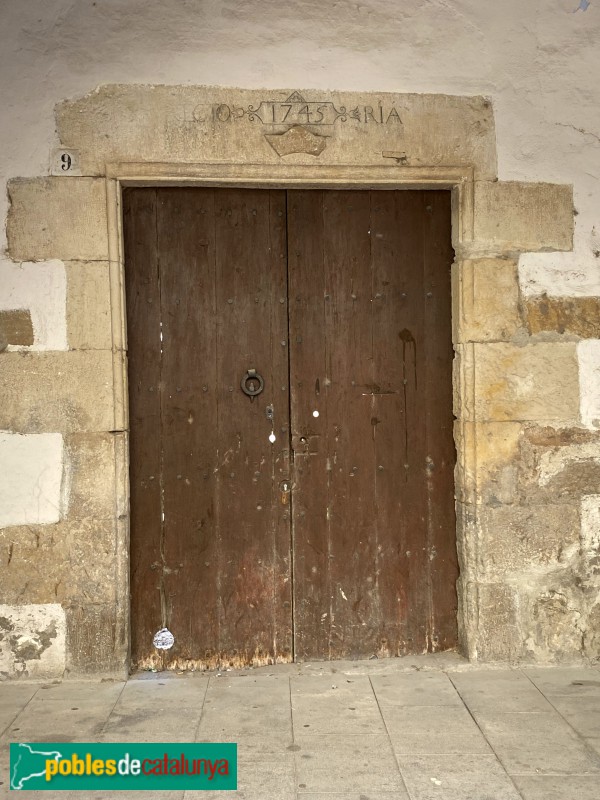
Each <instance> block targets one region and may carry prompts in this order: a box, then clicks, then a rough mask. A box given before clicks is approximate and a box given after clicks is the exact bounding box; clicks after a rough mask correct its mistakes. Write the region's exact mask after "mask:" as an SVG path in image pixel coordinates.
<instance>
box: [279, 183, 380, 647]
mask: <svg viewBox="0 0 600 800" xmlns="http://www.w3.org/2000/svg"><path fill="white" fill-rule="evenodd" d="M289 209H290V212H289V222H288V225H289V231H290V286H291V287H292V295H293V297H294V299H293V301H292V303H291V309H292V311H291V316H290V323H291V329H292V331H294V333H296V334H297V335H296V337H294V336H293V335H292V337H291V339H292V351H291V376H292V379H291V383H292V386H293V389H294V393H295V394H293V395H292V424H293V440H294V443H295V451H294V458H295V468H296V483H297V487H296V491H295V494H294V511H295V513H294V543H295V583H296V598H297V600H296V605H295V618H296V645H297V647H296V653H297V656H298V657H300V658H302V657H315V655H318V656H321V657H327V658H342V657H354V656H359V655H365V654H367V655H370V654H373V653H376V652H377V650H378V649H379V640H378V636H379V628H380V604H379V596H378V591H377V580H378V578H377V576H378V569H379V567H378V559H379V554H378V552H379V551H378V542H377V526H376V519H375V516H374V505H375V463H374V461H375V455H374V441H373V429H372V414H371V412H372V389H373V355H372V345H373V342H372V324H371V316H372V310H371V306H372V304H371V265H370V259H371V253H370V198H369V194H368V193H366V192H353V191H347V192H337V191H336V192H293V193H290V203H289ZM319 240H320V241H319ZM315 411H317V412H318V413H319V416H318V417H314V412H315ZM302 439H306V444H305V445H303V444H302V441H301V440H302Z"/></svg>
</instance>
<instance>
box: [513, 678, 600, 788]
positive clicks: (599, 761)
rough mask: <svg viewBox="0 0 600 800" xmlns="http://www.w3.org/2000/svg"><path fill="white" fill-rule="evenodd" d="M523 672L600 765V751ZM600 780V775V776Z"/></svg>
mask: <svg viewBox="0 0 600 800" xmlns="http://www.w3.org/2000/svg"><path fill="white" fill-rule="evenodd" d="M523 674H524V675H525V677H526V678H527V680H528V681H529V682H530V683H531V685H532V686H535V688H536V689H537V691H538V692H539V693H540V694H541V695H542V697H544V699H545V700H546V701H547V702H548V703H549V704H550V705H551V706H552V708H553V709H554V711H555V712H556V713H557V714H558V716H559V717H560V718H561V719H562V720H563V722H564V723H565V724H566V725H567V726H568V727H569V728H570V730H572V731H573V733H574V734H575V736H576V737H577V739H579V740H580V741H581V743H582V744H583V746H584V748H585V750H586V752H587V754H588V755H590V756H591V757H592V758H593V760H594V761H595V762H596V763H597V764H599V765H600V756H599V755H598V752H597V751H596V750H594V748H593V747H592V746H591V745H590V744H588V741H587V739H586V738H585V736H582V735H581V734H580V733H579V731H578V730H576V728H574V727H573V725H571V723H570V722H569V720H568V719H567V718H566V717H565V716H564V715H563V714H562V713H561V712H560V710H559V709H558V708H557V707H556V706H555V705H554V703H553V702H552V700H550V698H549V697H547V696H546V695H545V694H544V692H542V690H541V689H540V687H539V686H538V685H537V684H536V682H535V681H534V680H533V679H532V678H531V677H530V676H529V675H527V673H526V672H523ZM586 774H588V775H591V774H596V775H597V774H598V773H589V772H588V773H586ZM599 780H600V776H599Z"/></svg>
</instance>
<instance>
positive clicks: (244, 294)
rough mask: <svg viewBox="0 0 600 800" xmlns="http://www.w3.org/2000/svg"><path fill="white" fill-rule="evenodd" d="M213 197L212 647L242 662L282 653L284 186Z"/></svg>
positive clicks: (286, 578) (285, 620)
mask: <svg viewBox="0 0 600 800" xmlns="http://www.w3.org/2000/svg"><path fill="white" fill-rule="evenodd" d="M216 201H217V202H216V207H215V241H216V270H217V276H218V280H217V293H216V309H217V310H216V321H217V352H218V379H217V386H218V396H217V404H218V434H219V451H218V458H217V462H216V464H215V469H216V471H217V472H216V474H217V481H218V482H217V488H216V492H217V502H218V506H219V519H220V522H219V559H220V560H219V581H220V584H219V585H220V596H219V604H218V614H219V618H220V639H219V647H220V652H221V654H222V658H223V659H224V660H227V661H228V663H230V664H233V665H234V666H241V665H244V664H248V663H255V664H260V663H268V662H270V661H272V660H282V661H286V660H289V659H290V658H291V624H290V623H291V581H290V558H289V546H290V543H289V519H286V516H287V517H289V509H288V506H287V505H284V503H283V502H282V499H281V491H280V487H279V484H280V482H281V481H283V480H285V479H289V474H288V461H287V459H288V442H287V428H288V424H289V420H288V413H289V406H288V392H287V382H288V371H287V353H288V342H287V317H286V314H285V311H286V291H285V290H286V276H285V247H286V241H285V193H284V192H280V191H269V192H266V191H264V190H219V192H218V194H217V195H216ZM282 256H283V257H282ZM281 301H283V302H281ZM275 308H277V310H276V311H275ZM249 369H256V370H257V371H258V373H260V374H261V375H262V376H263V378H264V380H265V388H264V391H263V392H262V394H260V395H258V396H257V397H256V398H255V399H254V401H253V402H252V401H251V400H250V398H249V397H247V396H246V395H245V394H243V392H242V391H241V389H240V381H241V379H242V376H243V375H244V374H245V373H246V371H247V370H249ZM281 387H284V390H282V388H281ZM268 406H271V407H272V408H273V412H274V420H273V423H271V421H270V420H269V419H268V418H267V407H268ZM273 427H274V428H276V429H278V432H276V433H275V435H276V436H277V439H276V441H275V442H274V443H271V442H270V441H269V435H270V433H271V430H272V428H273ZM282 428H284V429H285V431H283V432H282ZM287 497H289V495H287V496H286V498H285V499H286V501H287Z"/></svg>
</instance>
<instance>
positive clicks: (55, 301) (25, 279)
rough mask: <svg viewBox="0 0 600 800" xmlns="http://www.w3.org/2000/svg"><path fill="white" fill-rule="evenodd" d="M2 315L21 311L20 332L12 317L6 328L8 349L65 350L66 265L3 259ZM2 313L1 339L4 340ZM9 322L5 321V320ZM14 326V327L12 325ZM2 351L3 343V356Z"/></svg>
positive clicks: (0, 265) (0, 283)
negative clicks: (16, 310) (17, 261)
mask: <svg viewBox="0 0 600 800" xmlns="http://www.w3.org/2000/svg"><path fill="white" fill-rule="evenodd" d="M0 286H2V292H1V293H0V311H2V312H7V313H8V314H9V315H11V314H14V313H15V312H13V311H12V309H22V310H21V311H19V312H18V313H19V314H20V315H21V319H20V328H17V329H16V330H15V327H14V323H15V321H16V320H15V319H14V317H13V319H12V320H10V316H9V317H8V320H9V322H8V325H7V326H5V328H4V333H5V337H4V338H5V340H6V339H8V345H9V346H8V349H9V350H14V349H15V348H18V349H23V348H25V347H31V349H32V350H66V349H67V324H66V315H65V306H66V301H65V298H66V286H67V280H66V275H65V265H64V264H63V262H62V261H59V260H58V259H54V260H52V261H45V262H44V261H36V262H20V263H18V264H16V263H14V262H13V261H9V260H8V259H0ZM2 317H3V314H2V313H0V339H1V338H2ZM5 321H6V318H5ZM11 323H12V324H11ZM2 349H3V347H2V344H1V342H0V352H1V351H2Z"/></svg>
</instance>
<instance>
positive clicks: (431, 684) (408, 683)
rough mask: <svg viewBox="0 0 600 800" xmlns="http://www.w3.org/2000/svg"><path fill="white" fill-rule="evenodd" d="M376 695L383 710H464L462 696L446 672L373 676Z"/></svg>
mask: <svg viewBox="0 0 600 800" xmlns="http://www.w3.org/2000/svg"><path fill="white" fill-rule="evenodd" d="M371 684H372V686H373V691H374V692H375V694H376V696H377V700H378V702H379V705H380V706H382V707H383V706H420V707H423V706H462V704H463V703H462V700H461V699H460V695H459V694H458V692H457V691H456V689H455V687H454V685H453V684H452V681H451V680H450V679H449V678H448V676H447V675H446V674H444V673H443V672H442V673H440V672H413V673H407V674H401V675H374V676H373V677H372V678H371Z"/></svg>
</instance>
